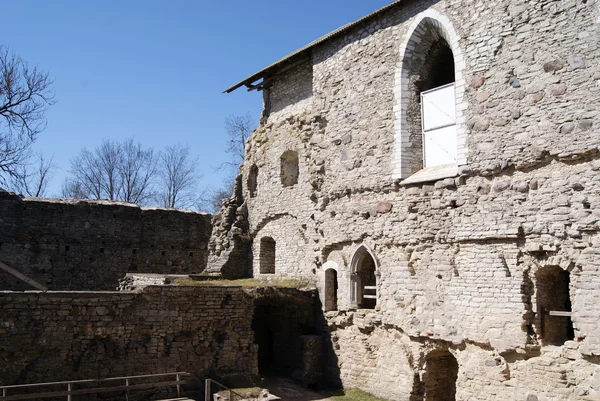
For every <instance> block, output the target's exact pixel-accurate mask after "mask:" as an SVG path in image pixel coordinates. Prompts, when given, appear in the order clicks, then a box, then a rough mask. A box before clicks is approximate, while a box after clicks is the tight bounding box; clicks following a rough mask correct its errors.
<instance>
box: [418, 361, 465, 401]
mask: <svg viewBox="0 0 600 401" xmlns="http://www.w3.org/2000/svg"><path fill="white" fill-rule="evenodd" d="M457 378H458V362H457V361H456V358H455V357H454V355H452V354H451V353H450V352H448V351H434V352H431V353H430V354H429V355H427V358H426V360H425V375H424V378H423V379H424V380H423V381H424V384H425V401H455V400H456V379H457Z"/></svg>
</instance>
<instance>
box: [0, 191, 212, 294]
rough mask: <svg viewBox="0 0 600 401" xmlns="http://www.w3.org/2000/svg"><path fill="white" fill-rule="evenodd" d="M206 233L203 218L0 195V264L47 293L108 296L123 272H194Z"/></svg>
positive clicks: (10, 282) (201, 263) (12, 283)
mask: <svg viewBox="0 0 600 401" xmlns="http://www.w3.org/2000/svg"><path fill="white" fill-rule="evenodd" d="M211 230H212V227H211V216H210V215H207V214H203V213H196V212H189V211H181V210H168V209H151V208H144V207H139V206H136V205H132V204H126V203H118V202H106V201H75V200H60V199H38V198H25V199H21V198H20V197H18V196H16V195H13V194H10V193H8V192H0V261H1V262H4V263H6V264H7V265H9V266H11V267H12V268H14V269H17V270H18V271H20V272H21V273H23V274H25V275H27V276H29V277H31V278H33V279H34V280H36V281H38V282H40V283H41V284H43V285H45V286H47V287H49V288H50V289H51V290H113V289H116V287H117V285H118V280H119V279H120V278H122V277H124V276H125V274H126V273H127V272H145V273H200V272H202V271H203V270H204V269H205V267H206V263H207V258H208V250H207V244H208V241H209V238H210V235H211ZM2 279H3V281H2V287H3V288H4V289H31V288H30V287H28V286H26V285H25V284H23V283H21V282H19V281H16V280H15V279H13V278H12V277H11V276H7V275H6V274H4V273H3V275H2Z"/></svg>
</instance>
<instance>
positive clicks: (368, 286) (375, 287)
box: [363, 285, 377, 290]
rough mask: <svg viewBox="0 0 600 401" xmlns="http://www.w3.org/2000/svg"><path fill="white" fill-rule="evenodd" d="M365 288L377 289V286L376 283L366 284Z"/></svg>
mask: <svg viewBox="0 0 600 401" xmlns="http://www.w3.org/2000/svg"><path fill="white" fill-rule="evenodd" d="M363 288H364V289H365V290H376V289H377V286H376V285H365V286H364V287H363Z"/></svg>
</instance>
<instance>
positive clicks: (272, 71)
mask: <svg viewBox="0 0 600 401" xmlns="http://www.w3.org/2000/svg"><path fill="white" fill-rule="evenodd" d="M402 1H404V0H394V1H393V2H391V3H390V4H388V5H385V6H383V7H381V8H379V9H377V10H375V11H373V12H372V13H370V14H367V15H365V16H364V17H362V18H359V19H357V20H355V21H353V22H350V23H348V24H346V25H343V26H341V27H340V28H338V29H336V30H334V31H331V32H329V33H328V34H326V35H324V36H321V37H320V38H318V39H317V40H314V41H312V42H310V43H309V44H307V45H306V46H303V47H301V48H300V49H298V50H296V51H294V52H292V53H290V54H288V55H287V56H285V57H282V58H280V59H279V60H277V61H275V62H274V63H272V64H269V65H268V66H266V67H265V68H263V69H262V70H260V71H258V72H256V73H254V74H252V75H250V76H249V77H247V78H245V79H243V80H241V81H240V82H238V83H237V84H235V85H233V86H231V87H230V88H228V89H225V90H224V91H223V93H231V92H233V91H234V90H236V89H238V88H240V87H241V86H244V85H245V86H246V87H248V90H253V89H257V88H256V87H253V86H252V84H253V83H254V82H256V81H258V80H259V79H261V78H263V79H264V78H265V77H266V76H268V75H277V68H278V67H281V66H283V65H285V64H286V63H289V62H293V61H294V60H295V59H296V58H297V57H298V56H300V55H302V54H303V53H306V52H308V51H310V50H312V48H313V47H315V46H317V45H320V44H321V43H323V42H325V41H326V40H329V39H332V38H334V37H336V36H337V35H339V34H341V33H343V32H345V31H347V30H349V29H351V28H353V27H355V26H357V25H358V24H360V23H363V22H366V21H368V20H370V19H371V18H373V17H375V16H377V15H379V14H381V13H383V12H384V11H387V10H389V9H390V8H392V7H394V6H396V5H398V4H399V3H401V2H402Z"/></svg>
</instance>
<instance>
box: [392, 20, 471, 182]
mask: <svg viewBox="0 0 600 401" xmlns="http://www.w3.org/2000/svg"><path fill="white" fill-rule="evenodd" d="M417 21H418V22H417V23H416V25H413V28H412V30H411V31H409V35H408V38H407V41H406V42H405V44H404V45H403V47H402V48H401V66H400V74H397V75H398V81H397V84H396V89H395V96H396V104H395V110H396V115H397V119H396V142H395V149H394V166H395V167H394V172H393V176H394V177H395V178H407V177H409V176H411V175H412V174H414V173H416V172H418V171H420V170H422V169H423V168H430V167H438V169H437V170H440V171H442V170H441V169H440V168H441V166H448V171H450V170H452V171H454V172H456V171H457V168H456V166H457V165H459V164H465V163H466V141H465V137H464V132H463V126H464V121H463V119H464V118H463V116H462V114H460V113H457V112H456V111H457V105H459V104H461V103H462V98H463V91H464V80H463V78H462V68H463V65H464V61H463V60H462V53H461V52H460V48H459V46H458V35H457V34H456V32H455V31H454V29H453V28H452V26H451V24H450V22H449V21H448V19H447V18H445V17H443V16H442V15H440V14H439V13H437V12H436V11H433V10H427V12H424V13H423V15H421V16H420V19H417ZM434 174H435V173H434ZM440 178H441V177H440Z"/></svg>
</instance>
